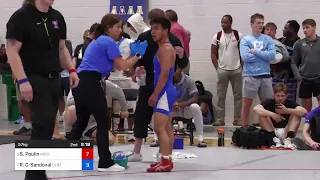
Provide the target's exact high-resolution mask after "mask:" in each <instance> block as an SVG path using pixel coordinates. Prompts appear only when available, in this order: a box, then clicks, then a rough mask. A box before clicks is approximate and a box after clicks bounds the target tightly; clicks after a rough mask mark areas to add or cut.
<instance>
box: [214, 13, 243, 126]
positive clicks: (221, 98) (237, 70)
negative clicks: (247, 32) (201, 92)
mask: <svg viewBox="0 0 320 180" xmlns="http://www.w3.org/2000/svg"><path fill="white" fill-rule="evenodd" d="M232 22H233V20H232V17H231V16H230V15H224V16H223V17H222V19H221V26H222V29H223V31H220V32H218V33H217V34H215V35H214V37H213V39H212V45H211V60H212V63H213V65H214V67H215V68H216V71H217V77H218V82H217V95H218V103H217V106H218V114H217V121H216V122H214V123H213V126H224V125H225V122H224V120H225V108H226V107H225V106H226V104H225V103H226V95H227V91H228V86H229V82H230V83H231V86H232V91H233V98H234V118H233V125H235V126H241V104H242V102H241V101H242V96H241V93H242V66H241V59H240V54H239V42H240V40H241V39H242V37H243V34H242V33H239V32H238V31H237V30H234V29H232Z"/></svg>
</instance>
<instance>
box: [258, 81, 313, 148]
mask: <svg viewBox="0 0 320 180" xmlns="http://www.w3.org/2000/svg"><path fill="white" fill-rule="evenodd" d="M273 91H274V99H269V100H266V101H263V102H262V103H261V104H258V105H256V106H255V107H254V108H253V111H254V112H255V113H257V114H258V116H259V123H260V126H261V128H262V129H264V130H265V131H267V132H269V133H270V135H271V137H272V139H273V142H274V143H275V144H276V147H283V145H282V143H283V144H284V147H285V148H294V146H293V144H292V142H291V139H292V138H294V137H295V135H296V133H297V130H298V128H299V126H300V121H301V117H303V116H305V115H306V114H307V110H306V109H305V108H303V107H301V106H299V105H298V104H297V103H296V102H294V101H292V100H289V99H287V95H288V87H287V86H286V85H285V84H283V83H277V84H276V85H275V86H274V87H273Z"/></svg>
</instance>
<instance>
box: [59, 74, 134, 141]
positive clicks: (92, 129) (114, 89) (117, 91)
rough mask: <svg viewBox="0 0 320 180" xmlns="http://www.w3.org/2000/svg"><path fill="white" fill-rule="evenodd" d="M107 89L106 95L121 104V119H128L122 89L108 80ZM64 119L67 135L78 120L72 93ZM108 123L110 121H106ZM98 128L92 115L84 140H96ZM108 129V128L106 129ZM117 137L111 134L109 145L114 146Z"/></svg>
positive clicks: (69, 95) (70, 93) (68, 99)
mask: <svg viewBox="0 0 320 180" xmlns="http://www.w3.org/2000/svg"><path fill="white" fill-rule="evenodd" d="M105 82H106V84H105V89H106V94H107V95H109V96H111V97H113V98H115V99H117V100H118V101H119V103H120V108H121V112H120V117H121V118H128V116H129V113H128V111H127V110H128V109H127V102H126V98H125V95H124V93H123V91H122V89H121V88H120V87H119V86H117V85H115V84H113V83H112V82H111V81H108V80H106V81H105ZM63 118H64V129H65V130H64V131H65V133H66V134H68V132H70V131H71V129H72V125H73V124H74V123H75V121H76V120H77V115H76V107H75V105H74V98H73V95H72V91H70V92H69V94H68V98H67V108H66V110H65V111H64V113H63ZM106 121H109V120H108V119H106ZM96 128H97V123H96V121H95V120H94V117H93V116H92V115H91V116H90V120H89V123H88V125H87V128H86V130H85V131H84V133H83V138H84V139H91V140H94V141H95V140H96V139H95V138H96ZM106 128H107V127H106ZM114 141H115V137H114V136H113V135H112V134H111V132H109V144H114Z"/></svg>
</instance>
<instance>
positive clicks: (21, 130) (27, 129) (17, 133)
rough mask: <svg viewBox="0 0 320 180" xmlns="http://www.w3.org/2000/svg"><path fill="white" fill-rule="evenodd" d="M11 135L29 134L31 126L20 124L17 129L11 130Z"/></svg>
mask: <svg viewBox="0 0 320 180" xmlns="http://www.w3.org/2000/svg"><path fill="white" fill-rule="evenodd" d="M13 135H24V136H30V135H31V128H30V129H29V128H26V127H25V126H22V127H21V128H20V129H19V130H17V131H13Z"/></svg>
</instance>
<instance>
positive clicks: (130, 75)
mask: <svg viewBox="0 0 320 180" xmlns="http://www.w3.org/2000/svg"><path fill="white" fill-rule="evenodd" d="M134 73H135V72H134V70H133V69H129V70H127V71H123V73H122V74H123V75H124V76H126V77H132V76H133V75H134Z"/></svg>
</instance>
